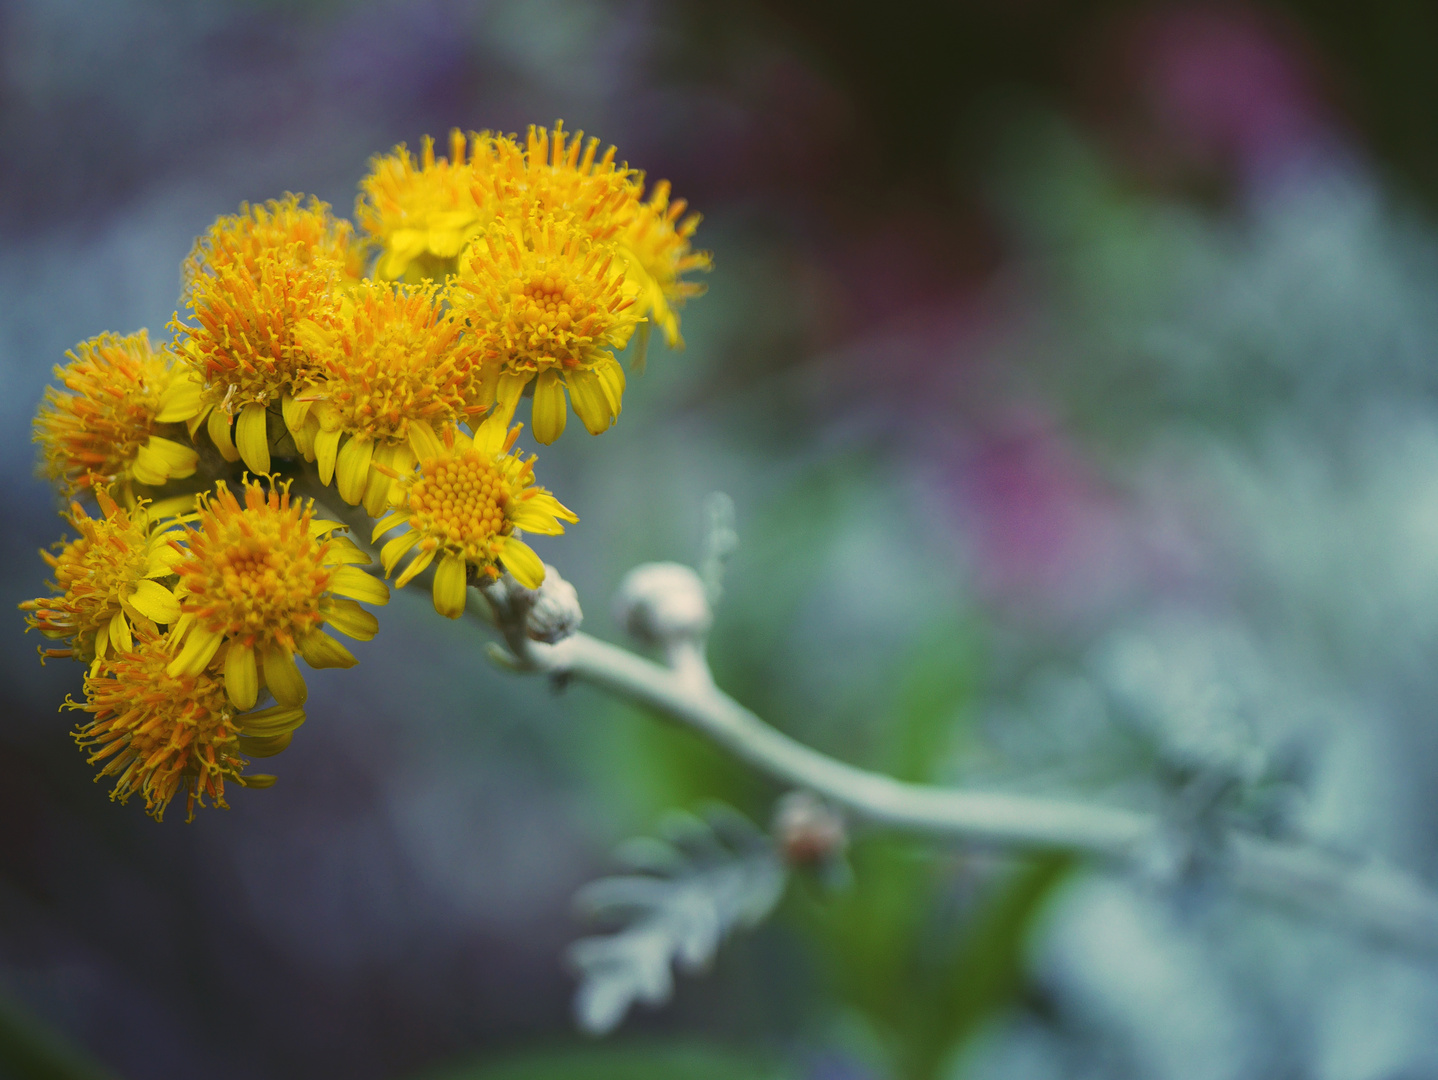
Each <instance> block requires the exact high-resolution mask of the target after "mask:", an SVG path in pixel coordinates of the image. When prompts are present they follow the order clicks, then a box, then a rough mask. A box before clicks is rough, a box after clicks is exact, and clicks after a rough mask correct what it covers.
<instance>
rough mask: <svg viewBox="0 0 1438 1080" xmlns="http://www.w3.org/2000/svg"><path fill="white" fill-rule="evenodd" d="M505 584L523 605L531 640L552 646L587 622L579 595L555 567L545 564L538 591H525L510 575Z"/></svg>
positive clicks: (526, 627) (526, 628) (522, 608)
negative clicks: (581, 608) (580, 606)
mask: <svg viewBox="0 0 1438 1080" xmlns="http://www.w3.org/2000/svg"><path fill="white" fill-rule="evenodd" d="M506 581H507V584H508V586H509V590H510V592H511V594H512V595H513V597H514V598H515V599H516V600H519V601H520V604H521V610H522V611H523V612H524V633H525V635H526V636H527V637H528V638H530V640H532V641H543V642H545V643H546V644H549V645H553V644H554V643H555V642H557V641H563V640H564V639H565V638H567V637H569V636H570V635H572V634H574V633H575V632H576V631H578V629H579V624H580V623H581V622H583V621H584V612H583V611H581V610H580V608H579V594H578V593H577V592H575V591H574V586H573V585H571V584H570V583H569V582H567V581H565V580H564V579H563V578H562V577H560V576H559V571H558V570H556V569H555V568H554V567H552V566H550V565H548V564H547V563H546V564H545V567H544V581H543V583H542V584H541V585H540V586H539V588H537V589H526V588H525V587H524V586H523V585H521V584H519V582H517V581H515V580H514V579H513V578H509V577H508V576H507V575H506Z"/></svg>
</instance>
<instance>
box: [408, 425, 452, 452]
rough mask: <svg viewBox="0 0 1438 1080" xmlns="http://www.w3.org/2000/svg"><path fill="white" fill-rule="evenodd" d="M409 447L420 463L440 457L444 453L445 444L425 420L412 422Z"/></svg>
mask: <svg viewBox="0 0 1438 1080" xmlns="http://www.w3.org/2000/svg"><path fill="white" fill-rule="evenodd" d="M409 445H410V448H411V449H412V450H413V451H414V456H415V458H417V459H418V460H420V461H424V460H426V459H427V458H433V457H439V455H440V454H442V453H444V444H443V443H441V442H440V441H439V436H438V435H436V434H435V433H434V428H432V427H430V426H429V424H428V423H427V422H426V421H424V420H411V421H410V424H409Z"/></svg>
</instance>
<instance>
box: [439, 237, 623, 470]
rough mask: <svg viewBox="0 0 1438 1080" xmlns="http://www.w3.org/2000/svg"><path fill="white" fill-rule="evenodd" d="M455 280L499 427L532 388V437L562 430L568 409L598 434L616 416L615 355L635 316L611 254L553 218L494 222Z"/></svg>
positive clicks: (618, 381)
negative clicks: (571, 408)
mask: <svg viewBox="0 0 1438 1080" xmlns="http://www.w3.org/2000/svg"><path fill="white" fill-rule="evenodd" d="M460 261H461V267H460V273H459V276H458V277H456V278H454V279H452V280H451V283H450V299H451V304H452V305H453V308H454V311H455V314H456V316H457V317H459V318H462V319H463V320H464V321H465V322H466V323H467V324H468V325H469V328H470V333H471V335H472V347H473V348H474V350H475V352H476V355H477V357H478V359H479V361H480V363H481V364H482V365H483V369H484V383H483V393H484V401H485V403H486V404H487V403H488V402H490V401H494V402H497V404H498V409H497V415H498V416H499V417H500V421H499V423H500V425H501V428H503V427H505V426H507V425H508V424H509V421H510V420H511V419H512V418H513V416H514V410H515V407H516V406H517V405H518V403H519V398H520V395H521V394H522V393H523V391H524V388H525V387H526V386H527V385H528V384H529V383H530V382H534V410H533V416H534V437H535V438H536V439H538V440H539V441H540V442H541V443H551V442H553V441H554V440H555V439H557V438H558V437H559V435H560V433H561V432H563V431H564V423H565V417H566V415H567V413H568V411H569V410H568V408H567V407H566V404H565V391H566V390H567V391H568V393H569V402H570V404H572V405H573V407H574V411H575V413H576V414H577V415H578V416H579V418H580V420H581V421H583V423H584V426H585V427H586V428H587V429H588V430H589V432H590V433H591V434H593V435H598V434H600V433H601V432H603V431H606V430H608V428H609V426H610V425H611V424H613V423H614V420H615V418H616V417H617V416H618V415H619V410H620V407H621V404H622V400H623V396H624V371H623V369H622V368H621V367H620V366H619V362H618V361H617V360H615V358H614V351H613V350H615V349H622V348H624V346H625V344H626V343H627V342H628V340H629V338H630V335H631V334H632V333H633V332H634V327H635V325H636V324H637V322H638V320H639V317H638V315H637V314H636V308H635V304H634V295H635V290H634V287H633V286H632V285H631V284H630V283H629V282H627V281H626V279H625V275H624V269H623V266H622V264H621V263H620V261H619V260H618V259H617V258H616V257H615V254H614V251H613V249H612V248H608V247H605V246H603V245H596V244H593V243H591V242H590V240H589V239H588V238H587V237H586V236H585V235H584V234H583V233H582V232H579V231H576V230H575V229H573V228H571V227H570V226H569V225H566V224H564V223H563V222H561V221H558V220H556V219H554V218H551V217H544V216H538V217H531V218H527V219H523V220H516V221H510V222H506V223H504V224H502V225H495V226H494V227H493V228H491V229H490V230H489V231H488V232H486V233H485V234H484V235H483V236H481V237H478V238H477V239H476V240H475V241H474V242H473V243H472V244H471V245H470V247H469V249H468V250H467V251H466V252H465V254H464V256H463V257H462V258H461V260H460Z"/></svg>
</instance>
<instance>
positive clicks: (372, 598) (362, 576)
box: [330, 566, 389, 604]
mask: <svg viewBox="0 0 1438 1080" xmlns="http://www.w3.org/2000/svg"><path fill="white" fill-rule="evenodd" d="M330 592H332V593H334V594H335V595H336V596H348V597H350V598H351V599H353V600H362V601H364V602H365V603H366V604H388V603H389V586H388V585H386V584H385V583H384V582H383V581H381V580H380V579H379V578H377V577H375V576H374V575H372V574H366V573H365V572H364V571H363V570H360V569H358V568H357V567H354V566H341V567H340V568H339V569H338V570H336V571H335V573H334V577H332V578H330Z"/></svg>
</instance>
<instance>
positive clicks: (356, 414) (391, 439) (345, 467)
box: [290, 281, 485, 517]
mask: <svg viewBox="0 0 1438 1080" xmlns="http://www.w3.org/2000/svg"><path fill="white" fill-rule="evenodd" d="M463 329H464V327H463V325H462V324H461V323H460V322H459V321H458V320H457V319H455V318H452V317H451V316H450V315H449V314H448V312H447V310H446V308H445V306H444V304H443V302H442V300H441V297H440V295H439V291H438V289H437V288H436V287H435V286H433V285H418V286H413V287H405V286H401V285H395V284H391V283H388V282H372V281H371V282H365V283H364V284H363V285H361V286H359V287H358V288H357V289H356V290H355V291H354V293H353V294H352V295H351V296H350V297H348V298H347V300H346V302H345V306H344V311H343V313H342V314H341V316H340V317H339V318H338V319H337V320H336V321H335V322H334V323H333V324H332V325H330V326H320V325H317V324H311V325H310V326H309V327H308V328H306V330H305V331H303V332H302V337H303V340H304V341H305V343H306V347H307V348H308V349H309V351H310V353H311V355H312V356H314V357H315V359H316V360H317V361H318V362H319V363H320V365H321V366H322V367H323V369H324V372H325V376H326V378H325V381H324V383H323V384H321V385H320V386H318V387H316V388H315V389H314V390H312V391H311V392H309V393H308V394H305V395H302V396H301V397H300V398H299V399H297V400H296V402H295V403H294V405H293V406H292V410H293V412H294V414H295V415H294V416H293V418H292V419H291V421H290V422H291V426H292V427H294V426H296V424H298V425H299V426H300V430H301V431H303V433H304V434H303V437H302V438H297V440H296V442H297V443H298V444H299V446H300V449H301V450H302V451H304V452H305V453H306V455H307V456H309V457H313V458H315V459H316V460H317V461H318V463H319V472H320V478H321V480H322V481H323V482H324V483H326V484H328V483H329V482H330V479H331V477H332V476H335V475H336V463H337V462H338V463H339V466H340V467H339V470H338V485H337V486H338V488H339V493H340V495H341V497H343V498H344V499H345V500H346V501H347V502H349V503H351V504H356V503H359V502H360V501H361V500H363V502H364V504H365V508H366V509H367V510H368V511H369V513H370V516H371V517H378V516H379V515H380V514H382V513H384V510H385V507H386V506H387V505H388V496H389V485H390V475H392V473H393V472H405V471H408V470H409V469H411V468H412V467H413V466H414V462H415V458H416V455H417V453H419V452H421V451H424V450H429V449H433V448H437V447H438V443H437V442H436V436H435V432H436V431H437V430H442V429H443V428H444V427H446V426H448V425H451V424H454V423H457V422H459V421H461V420H468V419H470V418H472V417H475V416H478V415H479V414H480V413H482V412H483V411H484V408H485V406H484V405H483V404H481V397H482V394H481V390H480V385H479V371H478V369H477V365H476V363H475V360H474V352H473V350H472V349H471V348H469V347H468V346H467V344H466V343H465V342H464V341H463V340H462V336H461V335H462V332H463ZM386 469H387V470H389V473H387V472H386V471H385V470H386Z"/></svg>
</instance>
